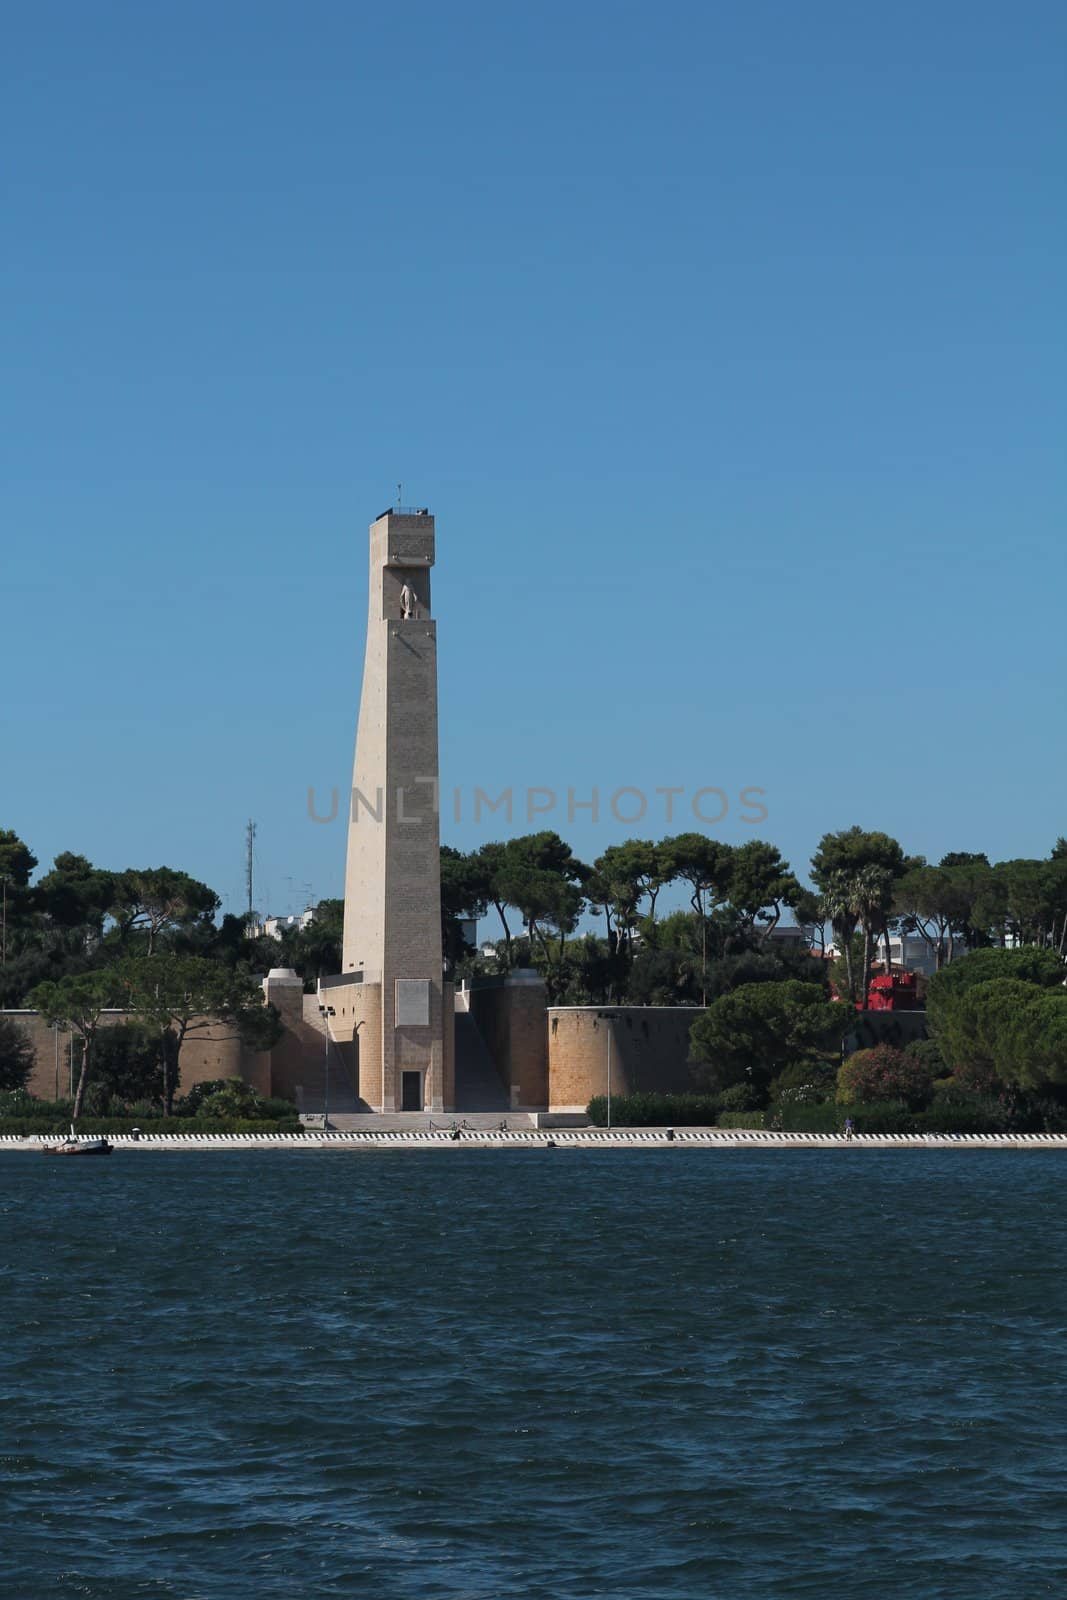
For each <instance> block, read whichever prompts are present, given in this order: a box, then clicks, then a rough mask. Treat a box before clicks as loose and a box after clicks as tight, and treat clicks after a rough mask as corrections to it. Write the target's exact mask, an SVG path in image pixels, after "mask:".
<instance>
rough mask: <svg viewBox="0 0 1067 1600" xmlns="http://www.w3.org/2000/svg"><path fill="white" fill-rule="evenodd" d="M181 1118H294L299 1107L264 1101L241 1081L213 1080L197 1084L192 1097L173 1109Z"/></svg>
mask: <svg viewBox="0 0 1067 1600" xmlns="http://www.w3.org/2000/svg"><path fill="white" fill-rule="evenodd" d="M174 1110H175V1112H176V1114H177V1115H178V1116H180V1117H212V1118H215V1117H228V1118H230V1119H231V1120H232V1119H233V1118H234V1117H242V1118H245V1119H247V1120H253V1119H258V1118H260V1117H265V1118H267V1119H274V1120H276V1119H277V1118H278V1117H294V1116H295V1115H296V1107H295V1106H294V1105H293V1103H292V1102H291V1101H290V1100H280V1099H261V1098H260V1095H259V1093H258V1091H257V1090H256V1089H254V1088H253V1087H252V1085H251V1084H250V1083H245V1082H244V1080H243V1079H242V1078H213V1079H211V1080H209V1081H208V1082H206V1083H194V1084H193V1086H192V1088H191V1089H190V1090H189V1093H188V1094H187V1095H185V1096H183V1098H182V1099H181V1100H179V1101H178V1103H177V1105H176V1106H175V1108H174Z"/></svg>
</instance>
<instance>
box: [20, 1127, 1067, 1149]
mask: <svg viewBox="0 0 1067 1600" xmlns="http://www.w3.org/2000/svg"><path fill="white" fill-rule="evenodd" d="M100 1137H106V1138H107V1141H108V1143H109V1144H110V1145H111V1146H112V1149H113V1151H114V1153H115V1154H119V1153H125V1152H127V1151H131V1150H138V1151H139V1150H152V1151H163V1152H167V1151H191V1150H213V1151H218V1150H259V1151H266V1150H289V1151H303V1152H308V1153H321V1152H323V1151H333V1152H337V1151H339V1152H341V1153H357V1152H359V1151H360V1150H427V1149H445V1148H448V1149H455V1150H463V1149H468V1150H506V1149H557V1150H567V1149H573V1150H598V1149H601V1150H602V1149H614V1150H650V1149H656V1150H676V1149H691V1150H692V1149H703V1150H752V1149H775V1150H848V1149H864V1150H902V1149H906V1150H1063V1151H1067V1134H1062V1133H957V1134H952V1133H943V1134H942V1133H896V1134H886V1133H857V1134H855V1135H854V1136H853V1137H852V1139H846V1138H845V1136H844V1135H843V1134H840V1133H772V1132H766V1131H763V1130H756V1129H752V1130H749V1129H743V1128H729V1129H728V1128H675V1129H674V1131H673V1138H669V1137H668V1132H667V1129H665V1128H619V1129H615V1128H613V1129H611V1130H610V1131H609V1130H608V1129H606V1128H552V1129H549V1128H521V1129H518V1128H517V1129H512V1130H509V1131H508V1132H506V1133H505V1132H496V1131H492V1132H491V1131H486V1130H483V1129H470V1130H462V1131H461V1132H460V1136H459V1138H455V1137H453V1135H452V1133H451V1132H450V1131H448V1130H447V1129H434V1130H432V1131H431V1130H428V1129H415V1128H412V1129H410V1130H406V1129H405V1130H397V1129H384V1128H383V1129H379V1130H370V1129H367V1130H362V1129H361V1130H360V1131H358V1132H344V1133H332V1132H331V1133H329V1134H323V1133H322V1132H321V1131H317V1132H315V1133H303V1134H299V1133H291V1134H276V1133H260V1134H248V1133H220V1134H210V1133H202V1134H178V1133H154V1134H152V1133H150V1134H142V1135H141V1136H140V1138H139V1139H134V1138H132V1137H131V1136H130V1135H129V1134H122V1133H116V1134H108V1135H103V1136H102V1135H99V1134H85V1135H84V1136H83V1138H84V1142H86V1143H88V1142H90V1141H91V1140H94V1139H97V1138H100ZM58 1142H59V1136H57V1135H55V1134H25V1135H20V1134H2V1135H0V1153H2V1152H4V1151H16V1152H21V1153H24V1154H28V1155H40V1154H41V1152H42V1150H44V1149H45V1148H46V1147H48V1146H51V1145H55V1144H57V1143H58Z"/></svg>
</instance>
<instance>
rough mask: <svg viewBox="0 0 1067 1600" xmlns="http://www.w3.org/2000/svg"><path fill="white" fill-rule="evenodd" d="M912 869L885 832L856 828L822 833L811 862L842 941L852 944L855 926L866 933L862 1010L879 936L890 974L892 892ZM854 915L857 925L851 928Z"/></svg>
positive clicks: (861, 985) (898, 847)
mask: <svg viewBox="0 0 1067 1600" xmlns="http://www.w3.org/2000/svg"><path fill="white" fill-rule="evenodd" d="M910 865H911V863H909V862H908V861H907V860H906V859H905V856H904V851H903V849H902V848H901V846H900V845H899V843H898V842H897V840H896V839H893V838H891V837H890V835H889V834H887V833H877V832H868V831H866V830H864V829H863V828H858V827H852V828H845V829H843V830H842V831H841V832H839V833H825V834H823V836H822V838H821V839H820V841H819V846H818V849H817V850H816V852H815V854H814V855H813V856H812V858H811V876H812V880H813V882H814V883H815V886H816V888H818V890H819V891H820V893H821V894H822V895H823V896H824V898H825V900H826V904H827V916H828V917H829V918H830V919H831V920H833V919H834V916H835V910H836V916H837V918H838V920H839V921H840V923H841V928H842V936H847V938H848V939H851V935H852V931H853V929H854V928H855V927H856V924H857V923H858V924H859V926H860V927H861V928H862V929H863V938H864V949H863V970H862V973H861V977H860V983H859V985H858V993H857V995H856V997H857V998H858V999H860V1000H861V1001H862V1004H863V1008H864V1010H866V1008H867V998H868V991H869V989H870V976H871V961H872V957H873V954H874V948H875V941H876V939H877V938H878V935H879V934H881V935H882V936H883V937H884V939H885V953H886V971H887V972H888V971H889V969H890V957H889V919H890V915H891V913H892V909H893V889H894V885H895V883H896V881H897V879H898V878H901V877H903V875H904V873H905V872H906V871H907V869H908V867H909V866H910ZM831 907H832V908H834V909H831ZM850 916H851V917H852V919H853V920H852V925H851V927H848V926H847V922H848V918H849V917H850ZM835 932H836V929H835Z"/></svg>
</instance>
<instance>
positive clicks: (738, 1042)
mask: <svg viewBox="0 0 1067 1600" xmlns="http://www.w3.org/2000/svg"><path fill="white" fill-rule="evenodd" d="M850 1021H851V1017H850V1013H849V1011H848V1009H847V1008H846V1007H845V1006H842V1005H837V1004H835V1003H834V1002H833V1001H829V1000H827V998H826V993H825V990H824V989H822V988H821V987H820V986H819V985H818V984H815V983H799V982H797V981H796V980H789V981H787V982H785V983H749V984H744V985H743V986H742V987H741V988H739V989H733V990H731V991H730V993H729V994H724V995H722V996H721V997H720V998H719V999H718V1000H715V1001H714V1002H713V1003H712V1004H711V1005H710V1006H708V1008H707V1010H706V1011H705V1012H704V1013H703V1015H702V1016H699V1017H697V1019H696V1021H695V1022H694V1023H693V1026H692V1029H691V1030H690V1041H691V1047H692V1053H693V1056H694V1057H695V1058H696V1059H697V1060H698V1061H699V1062H702V1063H703V1064H704V1065H703V1067H702V1068H700V1069H698V1074H697V1075H698V1077H700V1079H701V1081H703V1082H705V1083H707V1084H708V1085H709V1086H712V1087H720V1088H722V1087H726V1086H727V1085H729V1084H731V1083H740V1082H744V1081H746V1080H748V1081H751V1082H755V1083H756V1084H757V1085H759V1086H761V1087H764V1086H766V1085H767V1084H768V1083H769V1082H770V1081H771V1079H772V1078H776V1077H777V1076H778V1075H779V1074H780V1073H781V1072H784V1071H785V1069H786V1068H787V1067H791V1066H794V1065H795V1064H796V1063H798V1062H807V1061H812V1062H819V1061H826V1060H829V1059H833V1058H834V1057H835V1056H836V1054H837V1052H838V1051H839V1049H840V1044H841V1040H842V1038H843V1037H844V1034H845V1031H846V1029H847V1028H848V1026H849V1024H850Z"/></svg>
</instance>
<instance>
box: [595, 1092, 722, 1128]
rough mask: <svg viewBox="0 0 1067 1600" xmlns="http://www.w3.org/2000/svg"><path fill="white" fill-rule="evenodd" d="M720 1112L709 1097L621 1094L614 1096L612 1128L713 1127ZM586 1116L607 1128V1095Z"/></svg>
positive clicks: (715, 1098) (600, 1096)
mask: <svg viewBox="0 0 1067 1600" xmlns="http://www.w3.org/2000/svg"><path fill="white" fill-rule="evenodd" d="M718 1112H719V1097H718V1096H717V1095H707V1094H618V1095H614V1094H613V1095H612V1097H611V1122H612V1126H613V1127H618V1128H640V1127H657V1128H662V1127H666V1126H667V1125H669V1124H672V1123H673V1124H674V1125H675V1126H677V1127H679V1128H706V1127H711V1126H713V1125H714V1123H715V1120H716V1118H717V1116H718ZM586 1113H587V1115H588V1117H589V1120H590V1122H592V1123H593V1124H594V1125H595V1126H596V1127H598V1128H604V1127H606V1126H607V1121H608V1100H607V1095H603V1094H598V1095H596V1096H595V1097H594V1098H593V1099H592V1100H590V1102H589V1104H588V1106H587V1107H586Z"/></svg>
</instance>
